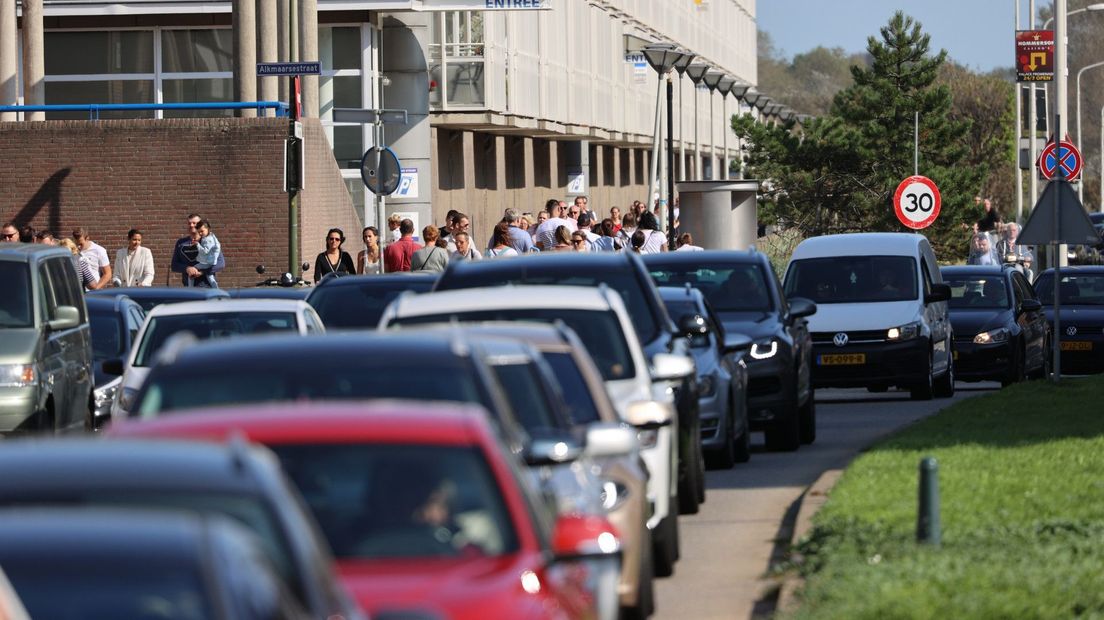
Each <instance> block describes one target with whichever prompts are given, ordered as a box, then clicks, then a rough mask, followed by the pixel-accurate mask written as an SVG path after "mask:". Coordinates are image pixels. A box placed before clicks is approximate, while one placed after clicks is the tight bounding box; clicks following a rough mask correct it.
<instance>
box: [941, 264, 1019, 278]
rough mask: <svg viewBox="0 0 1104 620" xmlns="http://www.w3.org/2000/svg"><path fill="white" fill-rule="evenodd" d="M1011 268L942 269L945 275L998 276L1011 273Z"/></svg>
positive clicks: (960, 267)
mask: <svg viewBox="0 0 1104 620" xmlns="http://www.w3.org/2000/svg"><path fill="white" fill-rule="evenodd" d="M1011 269H1012V268H1011V267H1010V266H1008V267H1006V266H1001V265H948V266H946V267H940V268H939V271H940V272H942V273H943V274H944V275H948V276H949V275H997V274H1001V273H1007V272H1009V271H1011Z"/></svg>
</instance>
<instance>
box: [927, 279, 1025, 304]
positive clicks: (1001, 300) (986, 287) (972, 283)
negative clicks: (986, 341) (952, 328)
mask: <svg viewBox="0 0 1104 620" xmlns="http://www.w3.org/2000/svg"><path fill="white" fill-rule="evenodd" d="M943 282H944V283H945V284H946V285H947V286H949V287H951V299H950V302H949V305H950V307H951V308H988V309H997V308H1000V309H1004V308H1010V307H1012V300H1011V297H1009V290H1008V286H1006V284H1005V280H1004V275H1003V274H993V275H984V276H960V275H947V276H945V277H944V278H943Z"/></svg>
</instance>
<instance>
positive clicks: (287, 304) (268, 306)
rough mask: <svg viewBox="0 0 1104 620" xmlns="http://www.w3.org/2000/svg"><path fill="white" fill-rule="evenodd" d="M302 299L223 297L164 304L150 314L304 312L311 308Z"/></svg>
mask: <svg viewBox="0 0 1104 620" xmlns="http://www.w3.org/2000/svg"><path fill="white" fill-rule="evenodd" d="M310 307H311V306H310V304H308V303H307V302H305V301H303V300H302V299H221V300H219V301H217V302H212V300H209V299H207V300H203V301H184V302H180V303H177V304H162V305H159V306H156V307H154V308H153V310H150V312H149V316H151V317H161V316H176V315H181V314H199V315H211V314H226V313H234V312H294V313H298V312H302V311H304V310H306V309H307V308H310Z"/></svg>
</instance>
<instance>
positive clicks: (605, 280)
mask: <svg viewBox="0 0 1104 620" xmlns="http://www.w3.org/2000/svg"><path fill="white" fill-rule="evenodd" d="M524 263H525V268H524V270H520V269H519V270H499V269H494V270H483V269H478V270H471V271H470V272H469V273H464V274H462V275H461V274H457V273H455V272H446V273H445V274H444V275H443V276H441V280H440V283H439V284H438V286H437V289H436V290H440V291H447V290H453V289H458V288H475V287H488V286H503V285H506V284H526V285H533V286H540V285H554V286H585V287H587V288H595V287H597V286H598V285H599V284H605V285H606V286H608V287H610V289H612V290H614V291H617V293H618V294H620V295H621V299H622V301H624V302H625V309H626V310H627V311H628V313H629V317H630V318H631V319H632V323H633V326H634V327H636V330H637V333H638V334H639V335H640V339H641V340H642V341H643V342H648V341H651V340H652V339H654V338H655V337H656V336H657V335H658V334H659V325H660V324H659V318H658V317H656V316H655V315H653V314H652V312H653V311H652V307H651V305H649V304H648V299H647V298H646V297H645V295H646V294H650V293H648V292H646V291H647V289H645V288H644V286H643V284H642V283H641V282H639V281H638V280H637V278H636V276H635V274H634V273H633V272H631V271H626V270H624V269H621V270H617V271H608V272H605V271H602V270H592V271H593V273H578V272H577V271H569V270H565V269H563V268H562V267H560V266H559V265H556V266H554V267H553V266H549V265H541V264H539V263H540V260H526V261H524ZM519 294H521V293H519Z"/></svg>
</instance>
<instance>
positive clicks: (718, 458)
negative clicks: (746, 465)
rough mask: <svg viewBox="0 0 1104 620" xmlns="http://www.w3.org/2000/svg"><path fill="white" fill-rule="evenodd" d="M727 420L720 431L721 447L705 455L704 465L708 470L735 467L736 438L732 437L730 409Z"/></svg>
mask: <svg viewBox="0 0 1104 620" xmlns="http://www.w3.org/2000/svg"><path fill="white" fill-rule="evenodd" d="M727 418H728V420H727V421H726V422H725V427H724V429H723V430H722V431H721V434H722V435H723V436H724V440H723V441H722V443H721V447H720V448H716V449H713V450H710V451H709V452H707V453H706V454H705V464H706V465H707V466H708V467H709V469H732V468H733V466H735V465H736V438H735V437H734V436H733V435H735V431H734V429H733V425H734V422H733V420H732V411H731V409H730V410H729V412H728V416H727Z"/></svg>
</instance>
